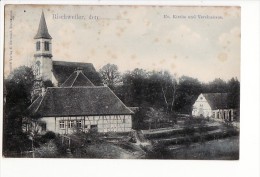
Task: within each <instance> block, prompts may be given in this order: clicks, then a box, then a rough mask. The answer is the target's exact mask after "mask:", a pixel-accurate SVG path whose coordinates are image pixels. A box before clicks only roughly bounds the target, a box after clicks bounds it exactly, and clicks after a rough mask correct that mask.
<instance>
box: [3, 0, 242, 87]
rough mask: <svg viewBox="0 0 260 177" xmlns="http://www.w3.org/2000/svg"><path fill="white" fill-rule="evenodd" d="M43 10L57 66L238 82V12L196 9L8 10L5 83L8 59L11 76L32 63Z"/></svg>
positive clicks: (25, 7)
mask: <svg viewBox="0 0 260 177" xmlns="http://www.w3.org/2000/svg"><path fill="white" fill-rule="evenodd" d="M42 11H44V14H45V19H46V23H47V26H48V30H49V34H50V35H51V36H52V38H53V39H52V54H53V60H58V61H74V62H86V63H93V64H94V66H95V68H96V70H99V69H100V68H101V67H102V66H104V65H105V64H107V63H112V64H116V65H117V66H118V68H119V71H120V72H125V71H127V70H133V69H135V68H142V69H145V70H158V71H159V70H168V71H169V72H170V73H172V74H177V75H178V76H181V75H186V76H190V77H194V78H197V79H199V80H200V81H202V82H209V81H212V80H214V79H215V78H221V79H223V80H226V81H227V80H229V79H231V78H232V77H236V78H237V79H238V80H240V40H241V30H240V8H239V7H193V6H190V7H188V6H186V7H181V6H54V5H52V6H47V5H46V6H43V5H7V6H5V63H4V64H5V65H4V66H5V67H4V71H5V76H7V75H8V74H9V72H10V64H9V63H10V60H12V68H13V69H14V68H17V67H19V66H21V65H28V64H30V63H32V61H33V55H34V52H35V41H34V39H33V37H34V36H35V35H36V33H37V30H38V25H39V21H40V17H41V13H42ZM55 15H58V16H64V15H65V16H67V17H68V16H75V15H76V16H81V17H82V18H81V19H61V18H59V19H57V18H54V16H55ZM11 16H12V17H13V20H10V17H11ZM201 16H203V17H204V18H201Z"/></svg>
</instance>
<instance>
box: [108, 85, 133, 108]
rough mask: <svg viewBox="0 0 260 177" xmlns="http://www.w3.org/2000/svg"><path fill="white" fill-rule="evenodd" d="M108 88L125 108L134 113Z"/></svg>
mask: <svg viewBox="0 0 260 177" xmlns="http://www.w3.org/2000/svg"><path fill="white" fill-rule="evenodd" d="M107 88H108V89H109V91H110V92H111V93H112V94H113V95H114V96H115V97H116V98H117V99H118V100H119V101H120V102H121V103H122V104H123V105H124V106H125V108H126V109H128V110H129V111H130V112H131V113H134V112H133V111H132V110H131V109H129V108H128V107H127V106H126V105H125V103H123V101H122V100H121V99H120V98H118V96H117V95H116V94H115V93H114V92H113V91H112V90H111V89H110V88H109V87H107Z"/></svg>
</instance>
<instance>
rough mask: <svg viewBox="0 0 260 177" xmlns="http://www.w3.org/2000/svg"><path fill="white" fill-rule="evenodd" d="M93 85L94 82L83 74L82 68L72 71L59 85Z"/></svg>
mask: <svg viewBox="0 0 260 177" xmlns="http://www.w3.org/2000/svg"><path fill="white" fill-rule="evenodd" d="M79 86H85V87H86V86H94V84H93V83H92V82H91V81H90V80H89V79H88V78H87V77H86V76H85V75H84V74H83V72H82V70H76V71H74V72H73V73H72V74H71V75H70V77H69V78H68V79H67V80H66V81H65V82H64V83H63V84H62V85H61V87H79Z"/></svg>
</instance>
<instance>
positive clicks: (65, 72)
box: [52, 61, 103, 86]
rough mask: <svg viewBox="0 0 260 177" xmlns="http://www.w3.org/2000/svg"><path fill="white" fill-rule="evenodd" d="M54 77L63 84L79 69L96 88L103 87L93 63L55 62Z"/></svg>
mask: <svg viewBox="0 0 260 177" xmlns="http://www.w3.org/2000/svg"><path fill="white" fill-rule="evenodd" d="M52 63H53V75H54V77H55V78H56V80H57V81H58V83H59V84H63V83H64V82H65V81H66V80H67V79H68V78H69V77H70V75H71V74H72V73H73V72H74V71H75V70H77V69H78V68H81V69H82V72H83V74H84V75H85V76H86V77H87V78H88V79H89V80H90V81H91V82H92V83H93V84H94V85H96V86H102V85H103V83H102V80H101V77H100V76H99V74H98V72H97V71H96V70H95V68H94V66H93V64H92V63H78V62H65V61H53V62H52Z"/></svg>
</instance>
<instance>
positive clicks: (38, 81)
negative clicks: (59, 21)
mask: <svg viewBox="0 0 260 177" xmlns="http://www.w3.org/2000/svg"><path fill="white" fill-rule="evenodd" d="M51 40H52V37H51V35H50V34H49V32H48V28H47V24H46V21H45V17H44V12H43V11H42V14H41V19H40V23H39V27H38V31H37V34H36V35H35V36H34V41H35V49H34V50H35V52H34V67H33V71H34V76H35V82H34V86H33V95H39V93H40V92H41V90H42V87H43V82H44V81H48V80H49V81H52V75H53V74H52V42H51Z"/></svg>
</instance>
